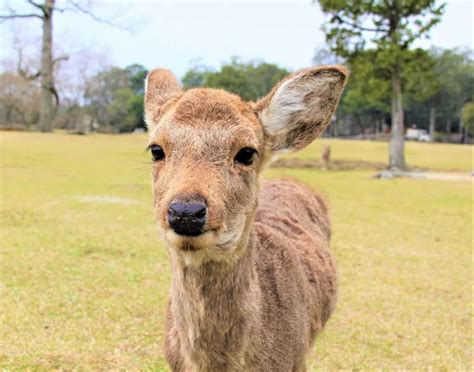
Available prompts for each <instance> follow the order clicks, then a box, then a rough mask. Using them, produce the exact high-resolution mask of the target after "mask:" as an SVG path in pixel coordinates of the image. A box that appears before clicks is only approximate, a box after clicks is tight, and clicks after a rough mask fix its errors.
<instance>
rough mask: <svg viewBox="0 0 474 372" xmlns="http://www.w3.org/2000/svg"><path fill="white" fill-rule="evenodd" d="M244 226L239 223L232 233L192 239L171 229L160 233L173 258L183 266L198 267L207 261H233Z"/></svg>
mask: <svg viewBox="0 0 474 372" xmlns="http://www.w3.org/2000/svg"><path fill="white" fill-rule="evenodd" d="M244 225H245V224H241V223H239V224H238V226H237V228H236V229H235V230H234V231H226V232H221V233H217V232H215V231H208V232H205V233H203V234H201V235H198V236H194V237H187V236H182V235H178V234H176V233H175V232H174V231H173V230H171V229H167V230H165V231H162V232H163V236H164V238H165V242H166V243H167V245H168V248H169V250H170V253H171V254H172V255H173V256H175V257H176V258H178V259H179V260H180V261H181V262H182V263H183V264H184V265H185V266H199V265H201V264H203V263H205V262H209V261H215V262H232V261H235V260H236V259H237V258H238V251H240V249H238V247H239V241H240V239H241V238H242V233H243V230H244ZM191 247H192V249H189V248H191Z"/></svg>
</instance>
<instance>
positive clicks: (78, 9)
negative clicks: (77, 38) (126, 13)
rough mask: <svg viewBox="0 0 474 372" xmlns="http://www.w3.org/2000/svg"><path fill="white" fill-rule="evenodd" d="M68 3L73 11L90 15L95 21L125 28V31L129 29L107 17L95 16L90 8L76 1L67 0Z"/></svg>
mask: <svg viewBox="0 0 474 372" xmlns="http://www.w3.org/2000/svg"><path fill="white" fill-rule="evenodd" d="M68 3H69V4H71V5H72V7H73V8H72V9H71V10H73V11H76V12H79V13H84V14H87V15H88V16H89V17H91V18H92V19H93V20H95V21H97V22H100V23H105V24H107V25H109V26H112V27H115V28H118V29H121V30H125V31H129V29H128V28H127V27H124V26H121V25H118V24H116V23H114V22H111V21H109V20H108V19H104V18H100V17H97V16H96V15H95V14H94V13H92V12H91V11H90V10H88V9H86V8H84V7H82V6H81V5H80V4H78V3H77V2H75V1H73V0H69V1H68Z"/></svg>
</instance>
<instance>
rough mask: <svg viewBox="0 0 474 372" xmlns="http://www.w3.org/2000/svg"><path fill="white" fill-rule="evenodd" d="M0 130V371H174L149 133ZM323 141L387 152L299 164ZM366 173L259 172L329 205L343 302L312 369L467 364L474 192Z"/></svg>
mask: <svg viewBox="0 0 474 372" xmlns="http://www.w3.org/2000/svg"><path fill="white" fill-rule="evenodd" d="M0 136H1V137H0V138H1V159H0V165H1V175H0V176H1V177H0V182H1V184H0V187H1V245H0V249H1V252H0V253H1V258H0V327H1V328H0V332H1V333H0V368H5V369H12V370H15V369H16V370H18V369H35V370H36V369H38V370H51V369H54V368H57V369H68V370H69V369H81V370H90V369H123V370H130V369H146V370H155V371H159V370H167V367H166V362H165V360H164V357H163V353H162V344H163V329H164V326H163V322H164V310H165V306H166V299H167V294H168V288H169V283H170V270H169V262H168V258H167V256H166V253H165V251H164V249H163V246H162V244H161V243H160V241H159V238H158V234H157V230H156V227H155V223H154V221H153V217H152V214H153V213H152V207H151V187H150V175H149V161H148V156H147V155H146V154H145V153H144V152H143V148H144V146H145V144H146V138H145V136H143V135H123V136H106V135H91V136H87V137H83V136H71V135H65V134H38V133H23V134H21V133H1V134H0ZM322 143H330V144H331V147H332V150H333V157H334V158H336V159H358V160H365V161H372V162H380V161H382V162H383V161H385V158H386V150H387V149H386V144H384V143H379V142H351V141H335V140H325V141H322V142H318V143H316V144H314V145H312V146H311V147H309V148H308V149H307V150H305V151H304V152H303V153H301V154H300V155H299V156H301V157H303V158H307V159H310V158H312V157H314V158H317V157H318V156H319V152H320V146H321V144H322ZM292 156H293V155H292ZM407 159H408V161H409V163H410V165H412V166H419V167H425V168H432V169H443V170H446V169H458V170H463V171H468V170H470V169H471V167H472V147H468V146H454V145H437V144H414V143H409V144H407ZM372 174H373V172H370V171H345V172H342V171H330V172H329V171H328V172H323V171H319V170H315V169H276V168H272V169H270V170H268V171H267V172H266V176H267V177H281V176H287V177H288V176H289V177H295V178H298V179H300V180H303V181H305V182H306V183H308V184H309V185H311V186H312V187H313V188H314V189H317V190H320V191H322V192H323V193H324V194H325V195H326V197H327V199H328V200H329V202H330V205H331V216H332V221H333V240H332V249H333V250H334V253H335V256H336V259H337V264H338V269H339V274H340V296H339V302H338V307H337V310H336V312H335V313H334V315H333V316H332V318H331V320H330V321H329V323H328V324H327V327H326V329H325V331H324V332H323V334H321V336H320V337H319V338H318V340H317V342H316V345H315V349H314V352H313V353H312V354H311V356H310V359H309V370H316V369H349V368H350V369H359V368H360V369H369V368H370V369H373V368H384V369H421V368H424V369H426V368H435V369H439V368H440V369H464V370H467V369H470V368H471V367H472V349H471V348H472V327H471V324H472V323H471V320H472V315H473V314H472V307H471V304H472V297H471V295H472V291H471V290H472V256H471V253H472V251H471V249H472V207H473V203H472V184H471V183H470V182H447V181H420V180H408V179H395V180H391V181H380V180H374V179H371V178H370V177H371V175H372ZM97 197H115V198H121V199H111V198H104V199H100V198H97ZM115 201H117V202H118V203H112V202H115ZM121 201H122V202H123V203H122V202H121Z"/></svg>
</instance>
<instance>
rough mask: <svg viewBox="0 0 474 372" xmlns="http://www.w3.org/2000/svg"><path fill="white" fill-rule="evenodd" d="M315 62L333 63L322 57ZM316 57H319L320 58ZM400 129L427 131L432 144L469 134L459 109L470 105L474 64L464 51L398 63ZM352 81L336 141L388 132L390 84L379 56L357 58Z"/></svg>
mask: <svg viewBox="0 0 474 372" xmlns="http://www.w3.org/2000/svg"><path fill="white" fill-rule="evenodd" d="M322 54H323V57H324V58H320V60H315V62H319V63H324V62H327V60H328V59H329V61H331V59H332V60H334V57H332V56H330V55H329V57H328V54H326V55H324V53H322ZM319 55H321V53H320V54H319ZM403 65H404V68H403V73H402V76H401V78H402V86H403V90H404V94H403V107H404V122H405V128H411V127H416V128H420V129H426V130H427V131H428V132H429V133H430V135H431V137H432V138H433V139H434V140H438V141H441V140H442V141H453V142H459V141H462V140H463V139H465V138H466V136H467V135H470V136H472V135H473V134H474V123H473V122H472V120H469V118H468V117H467V116H466V117H464V118H463V115H462V112H463V107H464V106H466V105H469V104H470V103H471V104H472V102H473V90H472V89H473V84H474V75H473V73H474V61H473V55H472V51H470V50H463V49H453V50H446V49H431V50H429V51H424V50H421V49H417V50H414V51H410V53H407V54H406V56H405V60H404V61H403ZM349 66H350V69H351V77H350V79H349V83H348V86H347V89H346V91H345V94H344V96H343V98H342V101H341V104H340V106H339V110H338V117H339V119H340V120H338V124H339V125H335V126H334V127H333V128H332V129H331V130H332V131H333V132H336V134H337V135H353V134H359V135H370V134H383V133H388V132H389V131H390V125H391V112H390V109H391V101H390V100H391V99H392V97H393V96H392V92H391V89H392V87H391V81H390V76H388V75H387V70H388V69H387V68H386V66H384V60H383V55H382V56H381V54H380V53H376V52H375V51H371V50H367V51H362V52H360V53H359V54H358V55H357V56H356V57H354V58H352V61H351V63H349Z"/></svg>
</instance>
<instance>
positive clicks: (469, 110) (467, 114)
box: [461, 102, 474, 136]
mask: <svg viewBox="0 0 474 372" xmlns="http://www.w3.org/2000/svg"><path fill="white" fill-rule="evenodd" d="M461 119H462V123H463V125H464V128H466V132H467V133H469V134H470V135H471V136H474V102H468V103H466V104H465V105H464V106H463V108H462V111H461Z"/></svg>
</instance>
